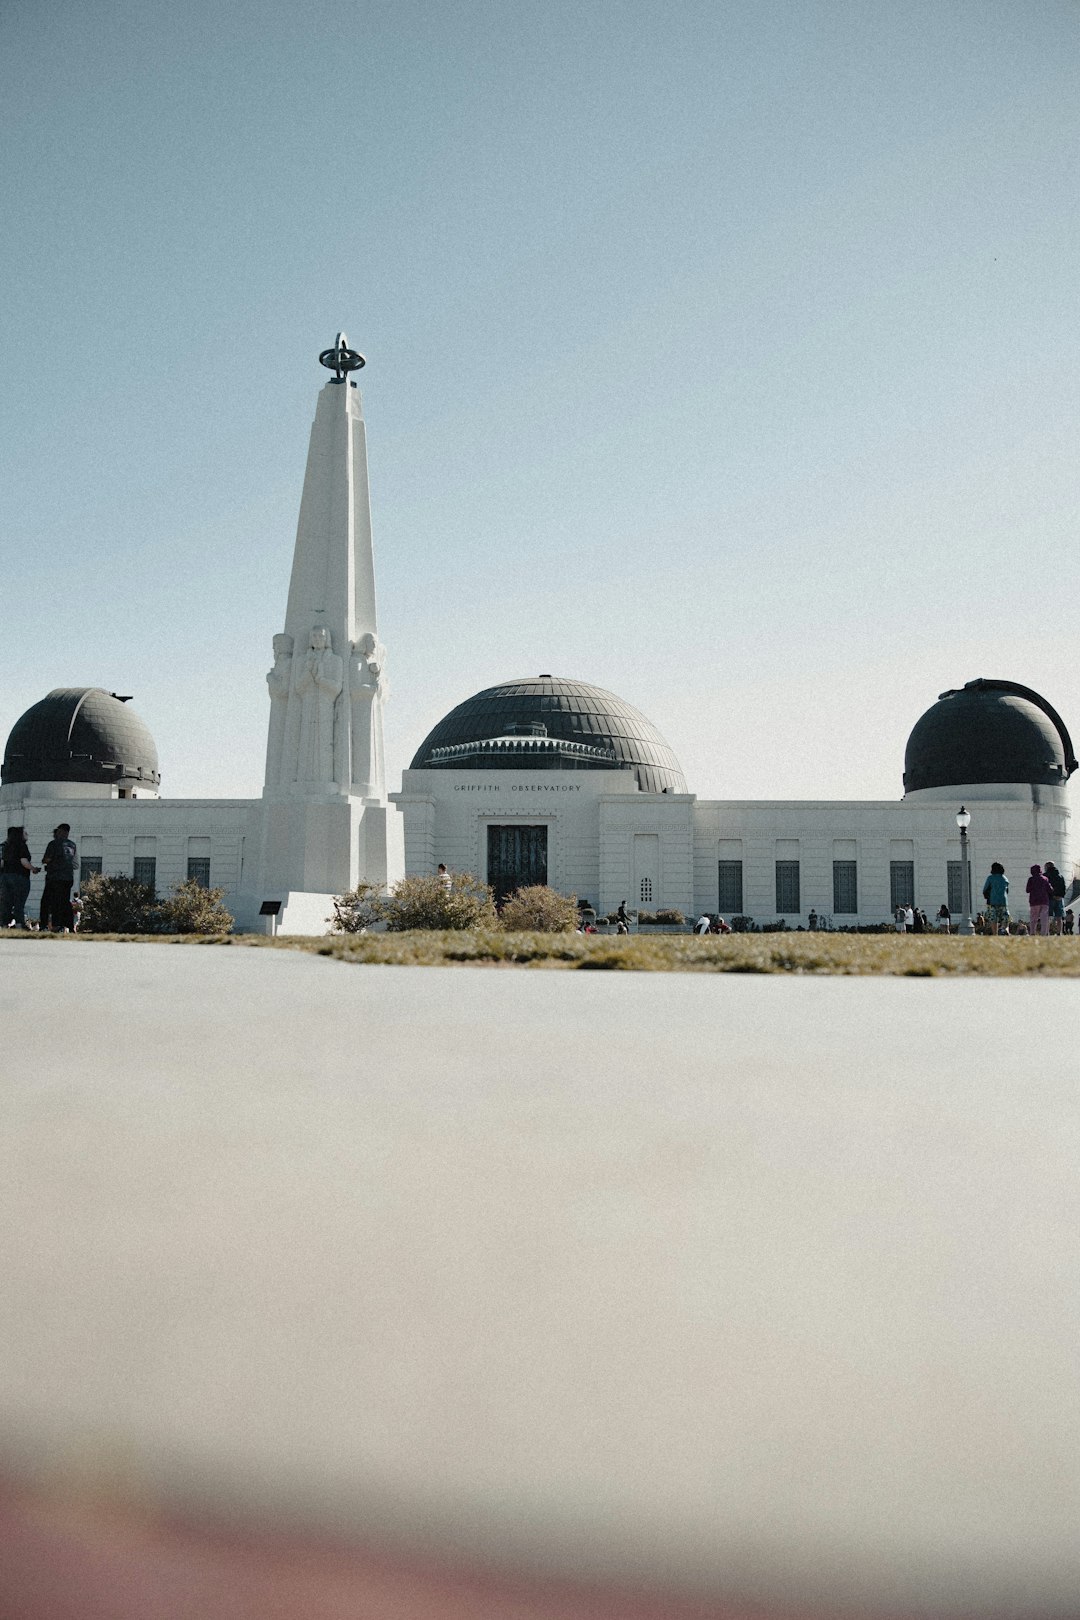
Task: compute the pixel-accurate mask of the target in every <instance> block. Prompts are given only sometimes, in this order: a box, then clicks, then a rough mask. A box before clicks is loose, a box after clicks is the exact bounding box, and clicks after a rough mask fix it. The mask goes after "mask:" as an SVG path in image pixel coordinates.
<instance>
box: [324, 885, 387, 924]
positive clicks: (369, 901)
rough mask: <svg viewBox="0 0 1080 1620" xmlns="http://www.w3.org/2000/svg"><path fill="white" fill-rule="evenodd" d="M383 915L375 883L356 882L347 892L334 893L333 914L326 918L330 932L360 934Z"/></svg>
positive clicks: (379, 894)
mask: <svg viewBox="0 0 1080 1620" xmlns="http://www.w3.org/2000/svg"><path fill="white" fill-rule="evenodd" d="M382 915H383V907H382V895H381V892H380V890H379V886H378V884H377V883H358V884H357V885H356V888H355V889H350V890H349V892H348V893H347V894H335V896H334V915H333V916H332V917H328V918H327V919H326V920H327V922H328V923H329V924H330V932H331V933H332V934H362V933H364V932H365V930H366V929H368V928H371V927H372V926H373V924H375V923H377V922H380V921H381V919H382Z"/></svg>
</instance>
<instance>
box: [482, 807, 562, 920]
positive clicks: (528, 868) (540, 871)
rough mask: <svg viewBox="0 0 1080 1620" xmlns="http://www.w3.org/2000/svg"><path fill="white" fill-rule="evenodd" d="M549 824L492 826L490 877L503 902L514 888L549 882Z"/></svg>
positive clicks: (489, 879)
mask: <svg viewBox="0 0 1080 1620" xmlns="http://www.w3.org/2000/svg"><path fill="white" fill-rule="evenodd" d="M547 837H548V830H547V827H546V826H544V827H523V826H522V825H521V824H520V823H518V824H516V825H514V826H509V827H489V828H488V830H487V880H488V882H489V883H490V884H491V887H492V888H493V889H494V890H495V903H496V905H502V903H503V901H504V900H505V899H506V898H507V896H508V895H511V894H513V892H514V890H515V889H524V888H526V887H527V886H528V885H529V884H530V883H546V882H547V869H548V867H547Z"/></svg>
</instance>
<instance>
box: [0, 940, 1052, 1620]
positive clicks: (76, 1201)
mask: <svg viewBox="0 0 1080 1620" xmlns="http://www.w3.org/2000/svg"><path fill="white" fill-rule="evenodd" d="M1017 943H1018V944H1022V943H1023V942H1017ZM0 970H2V974H0V1009H2V1013H3V1022H2V1025H0V1027H2V1029H3V1032H4V1033H3V1039H4V1049H5V1076H4V1080H3V1084H2V1088H0V1127H2V1128H0V1257H2V1258H0V1264H2V1274H3V1277H4V1318H5V1328H4V1333H3V1335H2V1338H0V1480H2V1482H3V1484H4V1485H5V1487H6V1488H7V1492H8V1495H7V1497H6V1499H5V1502H4V1505H3V1506H2V1508H0V1614H3V1615H5V1616H6V1615H8V1614H10V1615H14V1616H18V1617H19V1620H39V1617H41V1620H46V1617H47V1620H67V1617H68V1616H69V1615H70V1616H76V1615H78V1616H79V1617H80V1620H85V1617H90V1620H97V1616H99V1615H100V1616H102V1617H104V1616H110V1617H113V1616H119V1617H122V1620H128V1617H129V1616H131V1617H137V1620H159V1617H160V1620H165V1617H166V1616H169V1617H170V1620H174V1617H176V1616H185V1617H186V1616H187V1615H189V1614H190V1615H192V1616H195V1615H199V1616H200V1617H204V1620H205V1617H207V1616H209V1617H216V1616H217V1615H218V1614H221V1615H226V1614H228V1615H230V1616H232V1617H235V1616H240V1617H241V1620H247V1616H248V1615H249V1614H250V1615H251V1616H252V1617H253V1620H254V1616H256V1615H259V1616H270V1617H271V1620H286V1617H288V1620H291V1617H292V1616H294V1615H295V1616H297V1617H299V1616H301V1615H302V1616H304V1620H309V1617H310V1616H320V1615H323V1616H326V1617H328V1620H337V1617H338V1616H339V1615H340V1616H345V1615H349V1616H361V1617H371V1620H406V1617H407V1620H428V1617H429V1616H430V1617H431V1620H435V1617H438V1620H473V1617H480V1616H482V1617H483V1620H489V1617H490V1620H495V1617H496V1616H497V1617H498V1620H519V1617H520V1620H563V1617H565V1620H579V1617H584V1616H589V1617H590V1620H619V1617H624V1620H637V1617H638V1616H642V1617H644V1616H648V1617H649V1620H653V1617H657V1620H659V1617H661V1616H671V1617H672V1620H675V1617H677V1616H683V1615H686V1616H694V1617H697V1616H703V1615H713V1616H721V1617H723V1620H733V1617H735V1616H743V1615H750V1614H757V1615H784V1616H785V1617H786V1616H792V1615H814V1614H816V1615H825V1614H835V1613H838V1612H850V1613H854V1614H867V1615H875V1616H877V1615H881V1616H884V1615H891V1616H899V1615H914V1614H961V1613H965V1612H967V1613H972V1612H978V1613H980V1614H983V1615H1025V1616H1033V1617H1034V1616H1041V1615H1058V1614H1060V1615H1064V1614H1072V1613H1075V1612H1076V1602H1075V1595H1076V1593H1077V1591H1080V1539H1078V1538H1077V1535H1076V1525H1077V1523H1078V1520H1080V1410H1078V1407H1080V1393H1078V1391H1080V1383H1078V1380H1077V1377H1076V1344H1077V1342H1078V1329H1080V1309H1078V1296H1077V1281H1078V1264H1077V1262H1078V1258H1080V1237H1078V1233H1080V1220H1078V1216H1080V1207H1078V1206H1080V1194H1078V1191H1077V1177H1076V1164H1077V1162H1078V1150H1080V1109H1078V1106H1077V1100H1076V1081H1075V1072H1074V1068H1073V1065H1072V1064H1071V1063H1070V1062H1069V1061H1068V1060H1067V1059H1066V1058H1064V1057H1063V1056H1061V1055H1060V1054H1059V1051H1058V1048H1059V1046H1062V1045H1064V1044H1066V1043H1067V1033H1068V1030H1069V1028H1070V1027H1071V1020H1072V1018H1073V1016H1074V1014H1075V1011H1076V1007H1077V990H1076V988H1075V987H1074V986H1073V985H1072V984H1070V983H1068V982H1042V983H1038V982H1031V981H1028V980H1014V981H1010V982H1002V981H995V982H988V981H984V980H930V981H924V980H897V979H852V978H848V979H811V978H795V977H775V978H774V977H753V976H749V977H744V976H728V975H724V976H715V975H673V974H663V975H655V976H638V975H633V974H622V973H615V974H611V973H585V974H581V973H573V974H557V975H552V974H539V973H537V974H508V973H490V972H487V973H481V972H460V973H446V972H444V971H440V970H439V969H425V968H413V969H410V970H408V971H405V970H401V971H395V970H394V969H392V968H385V967H383V968H374V967H371V968H368V967H358V966H355V965H345V964H339V963H336V962H326V961H321V960H317V959H315V958H313V957H310V956H307V955H304V954H302V953H295V952H290V951H285V950H242V949H230V950H219V949H212V948H211V949H195V948H191V949H182V950H181V949H169V948H168V947H167V946H161V945H146V946H143V945H116V946H110V945H104V944H101V943H98V944H90V943H89V942H87V943H85V944H84V943H82V942H79V941H67V942H56V944H55V945H50V943H49V942H41V941H24V942H17V941H5V942H4V949H3V952H2V955H0Z"/></svg>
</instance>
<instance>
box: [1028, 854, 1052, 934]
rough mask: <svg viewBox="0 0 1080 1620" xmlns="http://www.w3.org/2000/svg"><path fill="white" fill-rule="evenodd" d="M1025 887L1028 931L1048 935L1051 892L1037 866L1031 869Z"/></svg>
mask: <svg viewBox="0 0 1080 1620" xmlns="http://www.w3.org/2000/svg"><path fill="white" fill-rule="evenodd" d="M1026 887H1027V897H1028V925H1029V927H1030V930H1031V932H1032V933H1033V934H1048V933H1049V932H1050V900H1051V898H1052V895H1053V890H1052V889H1051V887H1050V884H1049V883H1048V882H1047V880H1046V877H1045V876H1044V875H1043V872H1042V870H1041V868H1040V867H1039V866H1038V865H1035V866H1033V867H1032V868H1031V876H1030V877H1029V878H1028V880H1027V885H1026Z"/></svg>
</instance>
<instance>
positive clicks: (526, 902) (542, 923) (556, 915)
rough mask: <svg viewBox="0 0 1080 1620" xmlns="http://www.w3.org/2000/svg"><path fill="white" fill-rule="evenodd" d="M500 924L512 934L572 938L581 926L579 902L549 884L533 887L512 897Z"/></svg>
mask: <svg viewBox="0 0 1080 1620" xmlns="http://www.w3.org/2000/svg"><path fill="white" fill-rule="evenodd" d="M499 920H500V921H501V923H502V925H503V927H504V928H505V929H506V930H507V931H508V932H509V933H521V934H525V933H536V934H572V933H574V932H575V930H576V929H577V925H578V906H577V899H576V898H575V896H574V895H569V896H567V895H565V894H559V893H558V892H557V890H555V889H549V888H548V886H547V884H546V883H533V884H531V885H530V886H529V887H528V888H525V889H518V890H516V891H515V893H513V894H512V895H511V896H510V898H509V900H507V901H506V903H505V904H504V906H503V908H502V911H501V912H500V913H499Z"/></svg>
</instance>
